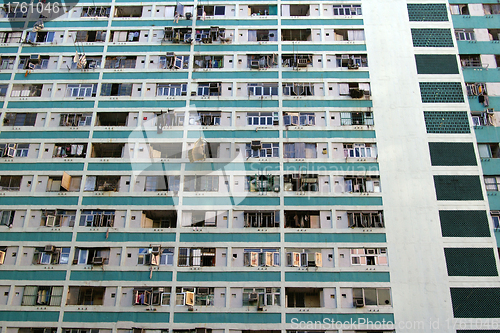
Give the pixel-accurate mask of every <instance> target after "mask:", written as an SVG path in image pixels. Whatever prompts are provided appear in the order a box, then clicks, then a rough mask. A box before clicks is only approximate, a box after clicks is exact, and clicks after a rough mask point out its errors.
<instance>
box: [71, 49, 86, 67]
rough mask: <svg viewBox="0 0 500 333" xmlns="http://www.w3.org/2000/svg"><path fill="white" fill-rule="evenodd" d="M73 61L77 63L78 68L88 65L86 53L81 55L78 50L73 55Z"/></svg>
mask: <svg viewBox="0 0 500 333" xmlns="http://www.w3.org/2000/svg"><path fill="white" fill-rule="evenodd" d="M73 62H74V63H75V64H76V67H77V68H78V69H82V68H85V66H86V65H87V57H86V56H85V54H82V55H79V54H78V51H77V52H76V54H75V56H74V57H73Z"/></svg>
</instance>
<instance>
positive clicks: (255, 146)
mask: <svg viewBox="0 0 500 333" xmlns="http://www.w3.org/2000/svg"><path fill="white" fill-rule="evenodd" d="M250 146H251V148H252V149H253V150H257V149H261V148H262V143H261V142H260V141H252V143H251V145H250Z"/></svg>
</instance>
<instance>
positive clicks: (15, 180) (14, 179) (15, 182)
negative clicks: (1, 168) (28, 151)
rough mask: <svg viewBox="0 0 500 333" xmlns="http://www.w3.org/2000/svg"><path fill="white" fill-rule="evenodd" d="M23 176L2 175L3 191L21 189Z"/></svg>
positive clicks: (0, 184)
mask: <svg viewBox="0 0 500 333" xmlns="http://www.w3.org/2000/svg"><path fill="white" fill-rule="evenodd" d="M22 178H23V177H22V176H1V177H0V189H1V190H2V191H19V189H20V188H21V180H22Z"/></svg>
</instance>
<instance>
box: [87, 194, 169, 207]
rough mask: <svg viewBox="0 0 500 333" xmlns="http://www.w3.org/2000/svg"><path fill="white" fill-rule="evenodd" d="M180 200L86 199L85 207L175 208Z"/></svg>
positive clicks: (162, 198) (152, 198) (160, 197)
mask: <svg viewBox="0 0 500 333" xmlns="http://www.w3.org/2000/svg"><path fill="white" fill-rule="evenodd" d="M178 201H179V199H178V198H172V197H164V196H158V197H105V198H104V197H101V196H97V197H84V198H83V201H82V205H84V206H173V205H177V204H178Z"/></svg>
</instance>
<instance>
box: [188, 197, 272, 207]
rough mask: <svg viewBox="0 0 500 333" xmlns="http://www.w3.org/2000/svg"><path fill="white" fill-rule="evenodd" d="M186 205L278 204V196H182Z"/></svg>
mask: <svg viewBox="0 0 500 333" xmlns="http://www.w3.org/2000/svg"><path fill="white" fill-rule="evenodd" d="M182 203H183V205H186V206H220V205H237V206H278V205H279V204H280V198H263V197H260V198H257V197H234V198H233V197H196V198H195V197H184V198H183V201H182Z"/></svg>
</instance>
